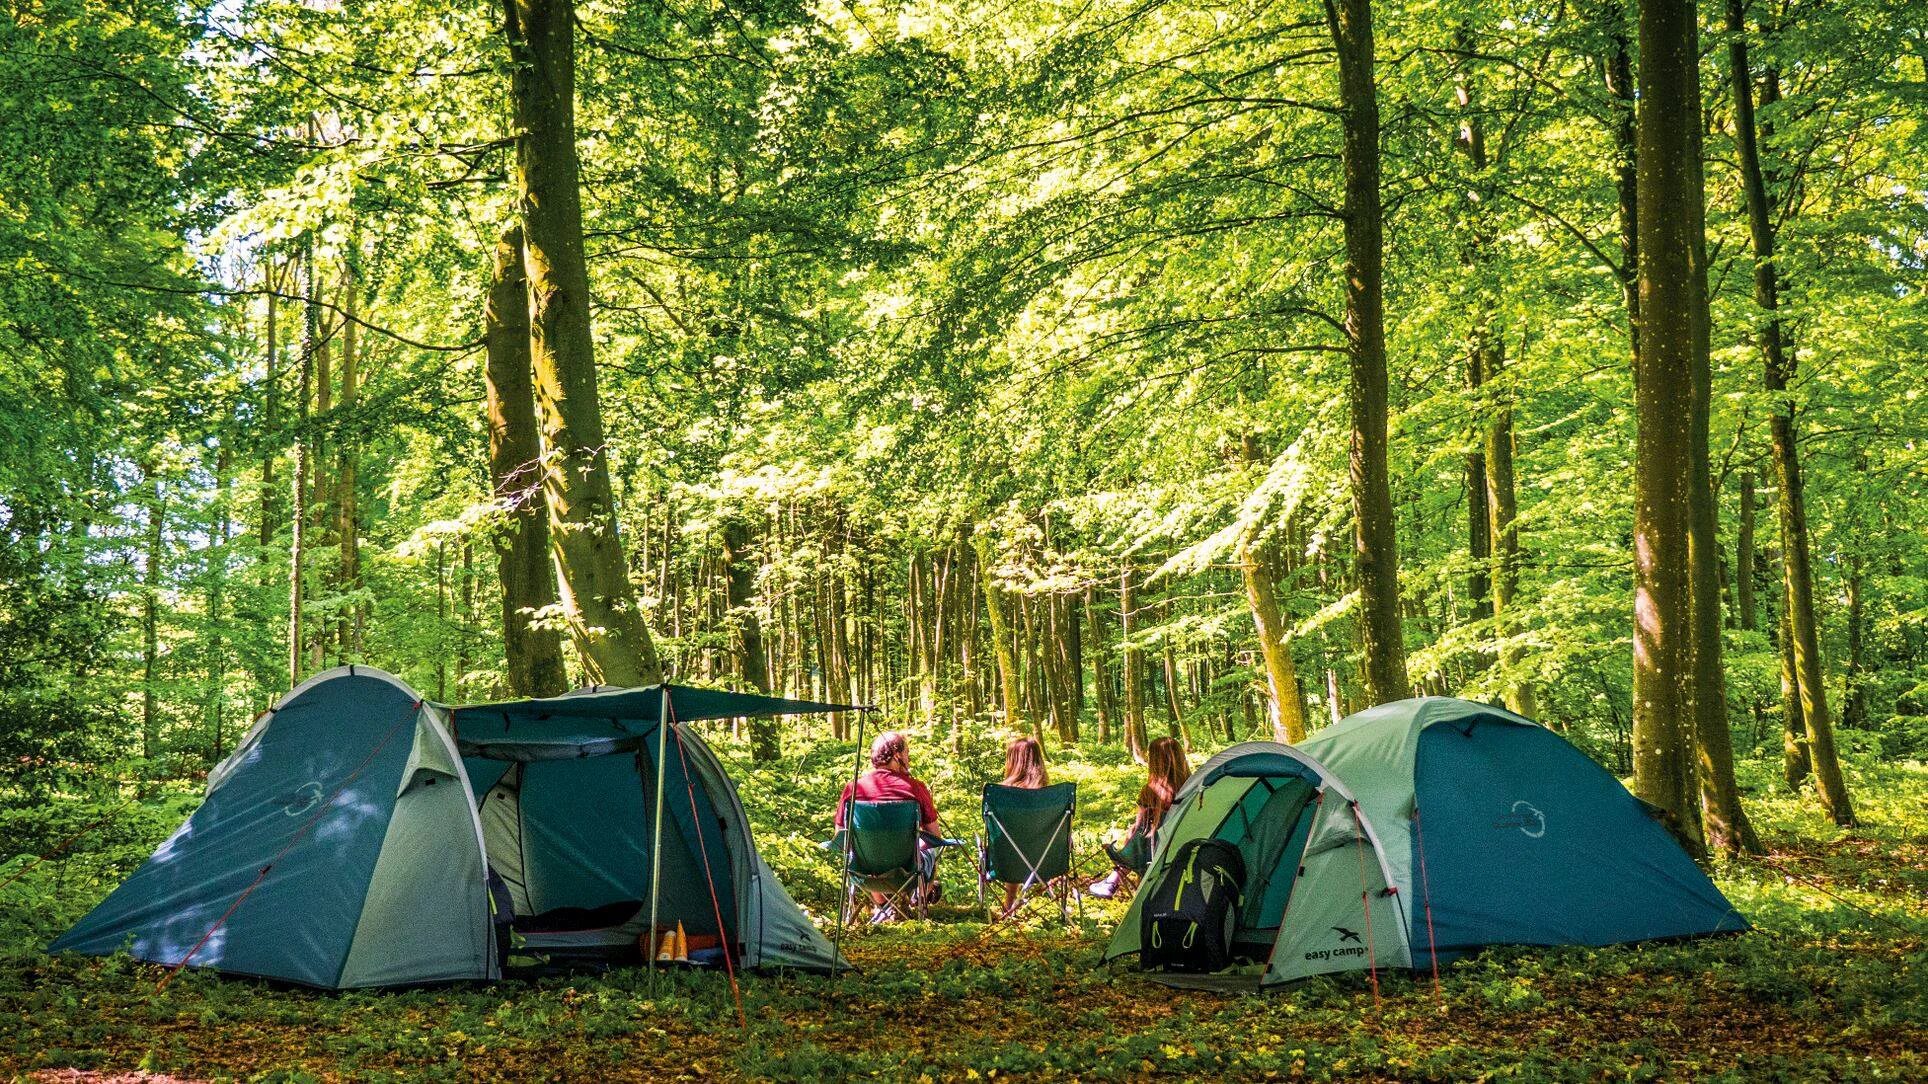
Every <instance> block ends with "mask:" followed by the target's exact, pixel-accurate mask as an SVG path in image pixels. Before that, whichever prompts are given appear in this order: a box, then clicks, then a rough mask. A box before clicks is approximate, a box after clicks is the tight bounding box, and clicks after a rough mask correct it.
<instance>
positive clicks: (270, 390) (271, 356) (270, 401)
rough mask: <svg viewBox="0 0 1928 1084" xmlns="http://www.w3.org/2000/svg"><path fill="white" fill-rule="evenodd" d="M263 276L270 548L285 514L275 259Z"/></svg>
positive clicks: (266, 536)
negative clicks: (280, 480) (279, 484)
mask: <svg viewBox="0 0 1928 1084" xmlns="http://www.w3.org/2000/svg"><path fill="white" fill-rule="evenodd" d="M261 277H262V285H264V286H265V287H267V289H268V290H269V291H270V293H269V294H268V296H267V299H266V300H267V302H268V313H267V317H268V319H267V324H268V326H267V328H266V338H267V350H266V357H265V358H263V363H264V368H265V369H266V373H265V375H264V376H263V377H262V381H261V423H262V428H263V429H264V430H265V436H266V441H265V442H264V446H263V448H262V450H261V526H260V529H259V532H258V533H259V536H260V539H261V545H262V546H263V547H266V546H267V545H269V544H270V543H272V542H273V541H274V529H275V524H276V522H277V521H279V519H280V517H281V511H280V509H278V508H277V507H275V506H276V504H278V503H279V502H278V501H277V499H276V497H277V494H276V491H275V487H274V486H275V482H274V461H275V460H276V459H278V458H280V456H279V455H278V454H277V453H278V447H277V443H276V442H277V440H278V438H279V437H280V435H281V434H280V433H279V432H278V428H279V426H280V424H281V420H280V413H281V410H280V407H281V394H280V390H281V389H280V382H281V321H280V319H279V317H280V312H279V310H278V309H277V307H276V304H275V296H274V293H273V292H272V291H275V290H278V289H280V287H281V283H280V282H278V281H277V280H276V277H275V275H274V265H273V263H272V262H271V263H269V265H268V266H267V268H265V269H264V270H263V271H262V272H261Z"/></svg>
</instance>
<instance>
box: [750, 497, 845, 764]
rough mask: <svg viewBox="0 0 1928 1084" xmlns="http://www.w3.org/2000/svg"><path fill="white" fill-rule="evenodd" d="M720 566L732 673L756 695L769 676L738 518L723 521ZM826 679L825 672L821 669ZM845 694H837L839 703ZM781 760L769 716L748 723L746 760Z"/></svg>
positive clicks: (753, 567) (764, 687) (752, 561)
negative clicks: (733, 656) (732, 657)
mask: <svg viewBox="0 0 1928 1084" xmlns="http://www.w3.org/2000/svg"><path fill="white" fill-rule="evenodd" d="M723 564H724V566H725V571H726V576H727V581H728V587H727V591H728V596H727V601H728V603H729V621H730V631H731V636H730V642H731V646H732V648H733V649H734V651H735V654H736V672H737V673H738V674H739V675H740V676H741V677H742V678H743V680H744V681H745V682H746V683H748V684H749V686H750V687H751V688H752V689H755V690H756V691H757V692H760V693H768V692H769V691H770V675H769V673H768V672H767V671H766V670H764V668H763V625H762V624H761V623H760V622H759V621H758V620H757V616H756V563H755V559H754V557H753V556H752V554H751V553H750V525H749V524H748V523H747V522H745V521H744V520H743V519H742V518H741V517H736V516H732V517H730V518H729V519H726V520H724V521H723ZM824 676H825V678H826V679H827V678H829V677H830V674H829V668H828V667H826V668H825V674H824ZM846 695H848V694H847V693H838V694H836V696H835V699H839V700H841V699H843V698H844V696H846ZM781 756H783V739H782V736H781V735H780V734H779V733H778V732H777V722H776V720H775V719H773V718H771V717H769V716H758V717H756V718H753V719H751V720H750V757H751V759H753V760H756V761H757V762H759V763H768V762H770V761H773V760H776V759H778V758H779V757H781Z"/></svg>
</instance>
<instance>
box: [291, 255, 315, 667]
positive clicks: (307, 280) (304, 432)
mask: <svg viewBox="0 0 1928 1084" xmlns="http://www.w3.org/2000/svg"><path fill="white" fill-rule="evenodd" d="M302 272H303V280H304V281H303V287H304V292H305V293H306V295H307V297H308V302H307V304H306V305H304V306H303V309H304V314H303V320H302V335H301V362H300V365H301V379H300V382H299V383H298V385H297V386H296V389H295V419H296V425H295V469H294V477H293V479H292V480H291V483H290V486H289V491H290V493H291V494H292V498H293V502H294V507H293V508H292V509H290V510H289V515H288V526H289V542H288V687H289V688H290V689H292V688H294V687H295V686H296V685H299V684H301V669H302V658H303V649H304V648H305V647H306V644H305V642H304V641H303V638H302V620H301V618H302V614H301V609H302V605H303V603H304V602H305V601H306V598H307V592H306V590H305V585H304V584H303V582H302V581H303V576H304V574H305V572H306V569H305V568H304V567H303V566H304V565H305V563H306V561H307V556H308V554H307V549H308V464H309V454H308V453H309V446H308V400H309V399H310V398H311V397H312V396H313V395H314V378H315V377H314V374H315V355H316V354H318V353H319V352H320V351H321V349H322V344H321V306H320V305H318V304H316V291H317V290H319V288H320V284H319V283H318V282H317V280H316V277H315V255H314V243H313V242H312V241H310V242H309V243H308V245H307V246H306V252H305V253H304V255H303V257H302Z"/></svg>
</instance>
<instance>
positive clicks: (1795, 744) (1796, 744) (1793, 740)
mask: <svg viewBox="0 0 1928 1084" xmlns="http://www.w3.org/2000/svg"><path fill="white" fill-rule="evenodd" d="M1783 597H1784V598H1785V594H1783ZM1787 612H1788V611H1787V606H1786V605H1783V606H1782V607H1781V636H1780V648H1781V651H1780V654H1781V778H1782V779H1784V780H1786V781H1787V787H1788V789H1789V790H1799V789H1801V783H1802V782H1803V781H1805V780H1806V779H1807V777H1808V772H1809V771H1810V770H1812V766H1811V765H1810V764H1809V762H1808V739H1807V720H1806V719H1803V718H1802V717H1801V685H1800V682H1799V681H1798V680H1797V679H1796V678H1795V676H1794V631H1793V626H1792V625H1790V624H1789V623H1788V618H1787Z"/></svg>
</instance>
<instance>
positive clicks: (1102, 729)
mask: <svg viewBox="0 0 1928 1084" xmlns="http://www.w3.org/2000/svg"><path fill="white" fill-rule="evenodd" d="M1084 609H1085V624H1086V627H1087V632H1086V634H1085V641H1086V643H1088V644H1089V645H1090V650H1089V651H1087V652H1086V655H1087V656H1088V657H1089V658H1090V659H1091V693H1092V698H1093V699H1094V700H1095V701H1096V704H1097V709H1098V742H1099V744H1101V745H1108V744H1110V743H1111V729H1112V715H1113V710H1112V688H1111V666H1110V663H1109V654H1110V653H1109V652H1108V651H1107V650H1106V648H1105V639H1104V626H1103V625H1102V624H1101V623H1100V617H1099V613H1098V589H1097V587H1096V586H1095V585H1093V584H1089V583H1088V584H1086V585H1085V590H1084Z"/></svg>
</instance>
